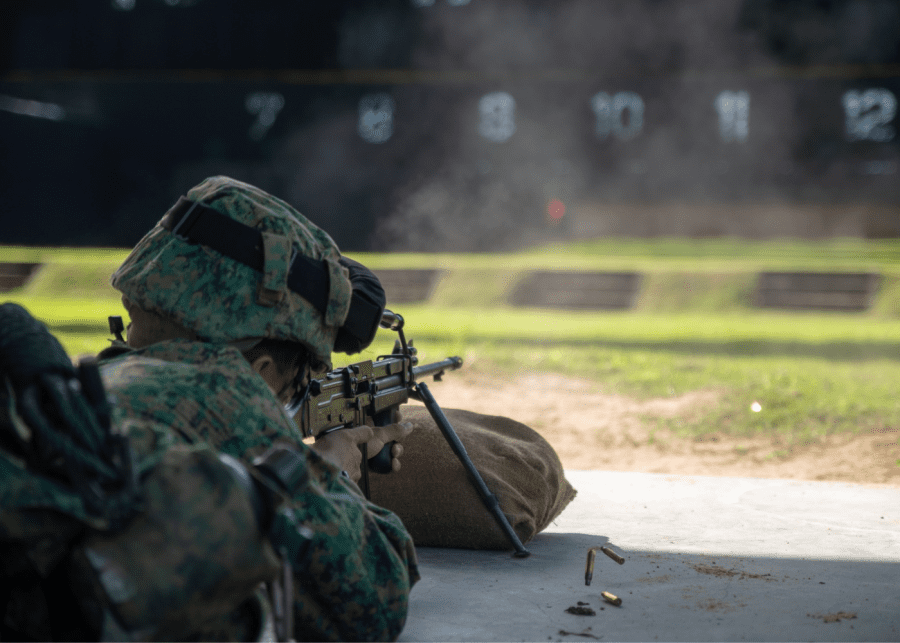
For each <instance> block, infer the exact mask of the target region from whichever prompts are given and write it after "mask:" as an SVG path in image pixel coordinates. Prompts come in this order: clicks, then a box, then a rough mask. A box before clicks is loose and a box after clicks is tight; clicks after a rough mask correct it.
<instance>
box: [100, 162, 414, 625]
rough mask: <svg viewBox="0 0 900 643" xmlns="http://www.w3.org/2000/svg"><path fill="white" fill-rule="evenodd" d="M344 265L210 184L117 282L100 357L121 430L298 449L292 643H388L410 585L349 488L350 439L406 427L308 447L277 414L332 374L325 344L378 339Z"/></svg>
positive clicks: (407, 543) (398, 534) (398, 526)
mask: <svg viewBox="0 0 900 643" xmlns="http://www.w3.org/2000/svg"><path fill="white" fill-rule="evenodd" d="M346 265H348V262H347V261H346V260H344V261H342V259H341V257H340V254H339V252H338V250H337V247H336V246H335V245H334V242H333V241H332V240H331V238H330V237H329V236H328V235H327V234H326V233H325V232H323V231H322V230H320V229H319V228H317V227H316V226H315V225H313V224H312V223H310V222H309V221H308V220H307V219H306V218H305V217H303V216H302V215H301V214H300V213H298V212H297V211H296V210H294V209H293V208H292V207H291V206H290V205H288V204H287V203H285V202H284V201H281V200H280V199H277V198H275V197H273V196H271V195H269V194H267V193H266V192H263V191H262V190H259V189H258V188H255V187H253V186H250V185H247V184H245V183H241V182H239V181H235V180H233V179H229V178H227V177H213V178H210V179H207V180H205V181H203V182H202V183H200V184H199V185H197V186H195V187H194V188H192V189H191V190H190V191H188V193H187V197H186V198H182V199H180V200H179V202H178V203H177V204H176V205H175V206H174V207H173V208H172V209H171V210H170V211H169V212H168V213H166V215H165V216H164V217H163V218H162V220H161V221H160V222H159V223H158V224H157V225H156V226H155V227H154V228H153V229H152V230H151V231H150V232H149V233H148V234H147V235H146V236H145V237H144V238H143V239H142V240H141V241H140V242H139V243H138V244H137V245H136V246H135V248H134V250H133V251H132V252H131V254H130V255H129V256H128V258H127V259H126V260H125V262H124V263H123V264H122V265H121V266H120V267H119V269H118V270H117V271H116V272H115V273H114V275H113V277H112V284H113V286H114V287H115V288H117V289H118V290H119V291H121V292H122V294H123V303H124V304H125V306H126V307H127V309H128V310H129V313H130V315H131V326H130V328H129V332H128V350H127V351H126V352H124V353H122V354H120V355H117V356H115V357H111V356H110V355H111V353H110V352H106V353H104V354H101V357H102V358H104V361H103V362H102V363H101V373H102V376H103V381H104V383H105V385H106V387H107V389H108V391H109V393H110V395H111V397H112V399H113V400H114V404H113V409H112V415H113V424H114V425H125V424H128V423H129V422H150V423H152V424H154V425H163V426H166V427H168V428H169V430H170V431H171V432H172V433H174V434H176V435H177V436H178V437H179V438H180V439H182V440H184V441H186V442H188V443H190V444H207V445H209V446H211V447H212V448H213V449H215V450H217V451H220V452H222V453H225V454H227V455H230V456H232V457H234V458H237V459H238V460H241V461H243V462H244V464H245V466H248V465H252V462H253V460H254V458H256V457H258V456H259V455H260V454H262V453H263V452H264V451H266V450H267V449H269V448H270V447H272V446H273V445H278V444H286V445H289V446H290V447H291V448H292V449H296V450H297V451H299V452H300V453H302V454H303V456H304V458H305V461H306V469H305V476H306V479H307V480H306V483H305V484H304V485H302V488H301V489H300V490H299V491H298V492H297V493H296V494H295V495H294V496H293V497H292V498H291V501H290V502H289V503H288V506H287V508H286V509H285V510H284V511H281V512H279V513H278V514H277V515H276V516H275V518H274V521H273V525H272V529H271V531H272V539H273V541H274V542H275V543H276V544H277V546H278V547H279V548H280V549H282V550H283V551H284V552H285V555H286V556H287V558H288V559H289V561H290V563H291V565H292V567H293V571H294V585H295V590H296V592H295V593H296V595H295V600H294V613H293V616H294V624H295V626H294V632H293V634H294V636H295V638H297V639H298V640H339V639H340V640H372V639H395V638H396V637H397V636H398V635H399V634H400V631H401V630H402V627H403V624H404V622H405V618H406V610H407V601H408V595H409V590H410V588H411V586H412V584H413V583H415V582H416V580H418V578H419V576H418V572H417V567H416V558H415V549H414V547H413V544H412V540H411V538H410V537H409V535H408V533H407V532H406V530H405V528H404V527H403V525H402V523H401V522H400V520H399V519H398V518H397V517H396V516H395V515H394V514H392V513H391V512H389V511H387V510H384V509H381V508H379V507H377V506H375V505H373V504H371V503H369V502H368V501H366V500H365V498H364V497H363V496H362V494H361V493H360V491H359V489H358V487H357V486H356V485H355V484H354V482H353V481H352V480H351V479H350V475H352V476H353V477H358V475H359V467H360V455H359V449H358V448H356V445H357V444H358V443H361V442H368V443H369V446H370V452H372V453H374V452H377V450H379V449H380V448H381V446H382V445H383V444H385V443H387V442H389V441H394V440H402V438H403V437H404V436H405V435H406V434H408V432H409V431H410V430H411V427H410V426H409V425H408V424H396V425H390V426H388V427H383V428H379V429H377V431H378V433H377V434H376V433H375V430H373V429H372V428H369V427H360V428H359V429H356V430H355V431H339V432H336V433H335V434H334V437H333V440H331V441H329V442H325V443H323V445H319V447H318V450H319V451H320V452H317V451H316V450H313V449H311V448H310V447H308V446H306V445H305V444H303V442H302V438H301V435H300V433H299V431H298V429H297V427H296V425H295V424H294V423H293V421H292V420H291V419H290V415H289V414H288V413H287V412H286V411H285V408H284V407H285V403H288V404H291V403H293V404H295V405H296V403H297V402H299V400H301V399H302V397H303V393H304V388H305V386H306V384H307V382H308V380H309V376H310V373H311V372H314V371H319V370H323V369H326V368H329V367H330V357H331V352H332V350H333V349H334V348H336V347H337V348H338V349H339V350H345V351H348V352H350V351H354V350H357V351H358V350H360V349H361V348H362V347H364V346H366V345H368V343H369V342H371V340H372V338H373V337H374V334H375V331H376V329H377V324H378V321H379V320H380V317H381V310H382V309H383V300H382V301H380V302H379V301H377V297H374V298H373V297H366V296H365V292H362V293H361V294H360V293H359V292H357V291H358V290H363V291H364V290H365V289H364V288H362V289H357V290H354V289H353V287H352V284H351V280H350V278H349V274H348V269H347V268H346V267H345V266H346ZM356 274H357V277H359V279H357V280H356V281H357V283H359V281H360V280H361V281H365V275H363V276H362V277H360V275H359V272H357V273H356ZM354 295H357V296H354ZM351 303H352V304H353V305H352V306H351ZM351 309H354V310H356V315H355V317H354V316H352V315H351V316H350V317H348V312H349V311H351ZM360 311H363V312H360ZM351 317H352V318H351ZM118 350H122V349H121V347H117V348H116V350H115V351H113V352H117V351H118ZM398 447H399V445H396V446H395V450H394V452H393V455H394V456H395V462H394V465H395V467H397V466H398V465H399V463H398V462H397V461H396V457H397V456H399V454H400V452H401V450H402V448H398ZM348 474H349V475H348Z"/></svg>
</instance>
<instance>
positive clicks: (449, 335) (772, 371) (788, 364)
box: [0, 239, 900, 441]
mask: <svg viewBox="0 0 900 643" xmlns="http://www.w3.org/2000/svg"><path fill="white" fill-rule="evenodd" d="M126 254H127V252H126V251H122V250H106V249H103V250H71V249H36V248H0V261H40V262H44V263H45V264H46V265H45V267H44V268H43V269H42V271H41V272H40V273H39V274H38V275H37V276H36V277H35V278H34V279H33V280H32V282H31V283H30V284H29V285H28V286H27V287H26V288H23V289H21V290H19V291H14V292H11V293H7V294H6V295H5V297H4V299H5V300H9V301H17V302H19V303H21V304H23V305H25V306H26V307H27V308H29V310H31V311H32V313H33V314H35V315H36V316H37V317H39V318H41V319H43V320H45V321H46V322H47V323H48V325H50V327H51V328H52V330H53V331H54V333H55V334H56V335H57V336H58V337H59V338H60V340H61V341H62V342H63V344H64V346H65V347H66V349H67V350H68V351H69V352H70V353H71V354H81V353H86V352H96V351H97V350H98V349H99V348H101V347H102V346H104V345H105V343H106V338H108V337H109V335H108V333H107V330H106V317H107V316H108V315H113V314H122V315H124V311H122V310H121V306H120V305H119V302H118V294H117V293H116V292H115V291H114V290H113V289H112V288H111V287H110V286H109V285H108V278H109V275H110V273H111V272H112V271H113V270H114V269H115V267H116V266H117V265H118V264H119V263H120V262H121V261H122V259H124V257H125V256H126ZM352 256H354V258H357V259H359V260H361V261H363V262H364V263H366V264H368V265H370V266H372V267H373V268H375V269H378V268H399V267H429V268H430V267H438V268H442V269H444V270H446V271H447V272H446V275H445V277H444V279H443V280H442V281H441V282H440V284H439V286H438V288H437V289H436V291H435V293H434V295H433V297H432V299H431V301H430V302H429V303H427V304H417V305H404V306H402V307H396V311H397V312H400V313H402V314H403V315H404V317H405V318H406V320H407V333H408V336H409V337H413V338H415V340H416V345H417V346H418V347H419V351H420V355H421V358H422V359H423V360H424V361H429V360H435V359H441V358H443V357H445V356H446V355H449V354H455V355H461V356H462V357H464V359H465V360H466V366H465V368H468V369H473V370H478V371H485V372H492V373H500V374H504V373H505V374H513V373H523V372H555V373H563V374H570V375H572V376H576V377H579V378H587V379H590V380H592V381H594V382H596V386H597V387H598V389H599V390H601V391H603V392H607V393H616V394H622V395H628V396H633V397H638V398H649V397H660V396H673V395H680V394H683V393H686V392H689V391H694V390H701V389H703V390H710V389H713V390H717V391H719V392H721V400H722V401H721V404H720V405H719V406H718V407H717V408H716V409H715V410H713V411H710V412H708V413H707V414H706V415H704V416H703V417H700V418H697V419H696V421H692V422H690V423H684V422H682V421H678V420H674V421H672V426H671V428H674V429H676V430H677V431H679V432H681V433H684V434H686V435H700V434H705V433H710V432H716V431H718V432H724V433H730V434H735V435H749V434H754V433H759V432H767V433H769V432H778V433H779V434H781V435H782V436H783V437H785V438H786V439H788V440H789V441H790V440H794V439H796V440H809V439H815V438H816V437H818V436H823V435H826V434H830V433H839V432H864V431H869V430H873V429H874V430H878V429H883V428H893V429H896V428H900V395H898V391H900V244H898V243H897V242H894V241H890V242H889V241H881V242H862V241H853V240H837V241H833V242H829V243H821V244H815V243H800V242H787V241H783V242H781V241H780V242H752V243H750V242H744V241H736V240H728V239H725V240H709V241H693V240H661V241H629V240H612V241H602V242H601V241H598V242H590V243H580V244H572V245H568V246H564V247H563V246H556V247H547V248H542V249H537V250H533V251H529V252H522V253H510V254H502V255H444V254H436V255H410V254H407V255H369V254H366V255H363V254H355V255H352ZM531 268H572V269H599V270H639V271H642V272H644V274H645V275H646V278H645V282H644V286H643V288H642V291H641V293H640V296H639V299H638V302H637V305H636V307H635V309H633V310H631V311H627V312H575V311H548V310H537V309H519V308H512V307H510V306H509V305H507V304H506V303H505V293H507V292H508V291H509V288H510V286H511V284H512V283H514V282H515V280H516V279H517V278H518V276H519V275H520V274H521V273H522V272H523V271H525V270H528V269H531ZM760 270H823V271H825V270H827V271H875V272H880V273H881V274H882V275H883V276H884V278H883V281H882V285H881V289H880V292H879V294H878V297H877V299H876V301H875V302H874V305H873V307H872V309H871V310H869V311H867V312H864V313H793V312H781V311H763V310H758V309H755V308H753V307H752V306H751V304H750V293H751V292H752V288H753V284H754V278H755V274H756V272H758V271H760ZM382 335H386V331H382V333H380V335H379V338H378V339H377V340H376V342H375V344H374V345H373V346H372V347H371V348H370V349H369V350H367V351H366V352H365V353H364V354H363V355H362V356H354V357H353V358H349V359H348V358H345V359H343V361H341V360H338V361H337V363H338V364H341V363H348V362H350V361H356V360H358V359H361V358H362V359H367V358H372V357H374V356H376V355H377V354H380V353H384V352H388V351H389V349H390V345H391V344H392V343H393V339H392V338H389V337H386V336H385V337H382ZM548 395H552V391H548ZM754 403H756V404H757V405H758V407H754V408H759V409H761V410H759V411H754V410H752V409H751V405H753V404H754ZM581 412H586V411H584V410H582V411H581ZM657 421H659V420H657Z"/></svg>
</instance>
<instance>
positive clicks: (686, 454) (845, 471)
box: [430, 371, 900, 486]
mask: <svg viewBox="0 0 900 643" xmlns="http://www.w3.org/2000/svg"><path fill="white" fill-rule="evenodd" d="M430 387H431V391H432V393H433V394H434V396H435V398H436V399H437V401H438V403H439V404H440V405H441V406H442V407H445V408H461V409H467V410H470V411H476V412H479V413H486V414H489V415H503V416H506V417H509V418H512V419H514V420H518V421H519V422H522V423H523V424H526V425H528V426H530V427H531V428H533V429H534V430H536V431H538V432H539V433H540V434H541V435H543V436H544V438H546V439H547V441H548V442H550V444H551V445H553V447H554V449H556V452H557V453H558V454H559V457H560V460H562V463H563V467H564V468H566V469H599V470H606V471H642V472H647V473H667V474H680V475H710V476H738V477H754V478H787V479H797V480H835V481H843V482H855V483H865V484H876V485H885V484H886V485H890V486H900V466H898V462H900V444H898V437H900V429H897V428H893V429H886V430H883V431H880V432H875V431H873V432H868V433H863V434H858V435H840V436H828V437H827V438H826V439H824V440H821V441H818V442H816V443H811V444H800V445H794V446H792V447H788V446H786V445H785V444H783V443H781V442H780V441H779V440H778V438H775V437H765V438H762V437H757V438H734V437H730V436H727V435H712V436H707V437H705V438H704V439H703V440H695V439H685V438H681V437H677V436H674V435H672V434H671V433H668V432H665V431H662V430H657V431H656V432H655V433H653V434H651V430H650V428H649V427H648V426H646V424H647V423H646V422H645V421H642V418H648V417H649V418H653V417H663V418H680V419H682V420H683V421H685V422H690V421H691V418H692V416H695V415H696V414H697V412H698V411H701V410H703V409H704V408H707V407H709V406H712V405H715V404H716V403H717V398H718V394H717V393H715V392H712V391H698V392H693V393H690V394H687V395H683V396H680V397H668V398H661V399H652V400H644V401H638V400H634V399H630V398H627V397H622V396H616V395H607V394H603V393H599V392H597V391H596V386H595V385H594V384H593V383H592V382H590V381H588V380H583V379H578V378H569V377H562V376H559V375H545V374H531V375H523V376H520V377H518V378H515V379H513V380H511V381H509V380H507V383H506V384H505V385H504V386H502V387H501V388H500V389H499V390H492V384H491V382H490V380H489V378H488V376H487V375H485V374H481V373H473V372H465V371H457V372H455V373H451V374H448V375H447V376H446V377H445V378H444V379H443V381H442V382H436V383H434V384H433V385H430Z"/></svg>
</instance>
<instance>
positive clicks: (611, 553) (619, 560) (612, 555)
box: [600, 547, 625, 565]
mask: <svg viewBox="0 0 900 643" xmlns="http://www.w3.org/2000/svg"><path fill="white" fill-rule="evenodd" d="M600 551H602V552H603V553H604V554H606V555H607V556H609V557H610V558H612V559H613V560H614V561H616V562H617V563H619V564H620V565H624V564H625V559H624V558H622V557H621V556H619V555H618V554H617V553H616V552H614V551H613V550H612V549H610V548H609V547H601V548H600Z"/></svg>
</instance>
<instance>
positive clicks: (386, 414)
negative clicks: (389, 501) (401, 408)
mask: <svg viewBox="0 0 900 643" xmlns="http://www.w3.org/2000/svg"><path fill="white" fill-rule="evenodd" d="M374 420H375V422H374V424H375V426H386V425H388V424H393V423H394V413H393V409H387V410H386V411H382V412H381V413H379V414H378V415H376V416H375V418H374ZM395 444H397V443H396V442H395V441H391V442H388V443H387V444H385V445H384V447H382V449H381V451H379V452H378V453H376V454H375V455H374V456H372V457H371V458H369V462H368V465H369V471H372V472H374V473H390V472H391V471H392V470H393V467H392V466H391V460H392V458H391V449H393V448H394V445H395Z"/></svg>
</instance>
